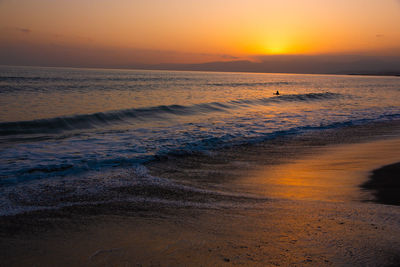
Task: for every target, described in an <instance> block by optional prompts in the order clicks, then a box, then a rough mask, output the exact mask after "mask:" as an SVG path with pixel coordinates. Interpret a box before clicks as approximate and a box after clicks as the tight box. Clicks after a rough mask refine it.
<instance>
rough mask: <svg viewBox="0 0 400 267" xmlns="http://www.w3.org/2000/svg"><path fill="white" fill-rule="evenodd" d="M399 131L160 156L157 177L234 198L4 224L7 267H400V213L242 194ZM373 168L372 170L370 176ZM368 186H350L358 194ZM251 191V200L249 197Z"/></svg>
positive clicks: (152, 168) (119, 205)
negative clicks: (270, 176) (273, 175)
mask: <svg viewBox="0 0 400 267" xmlns="http://www.w3.org/2000/svg"><path fill="white" fill-rule="evenodd" d="M399 133H400V121H392V122H385V123H374V124H368V125H361V126H351V127H346V128H342V129H339V130H337V129H330V130H323V131H318V132H312V131H311V132H306V133H304V134H303V135H300V136H288V137H284V138H283V137H279V138H276V139H274V140H269V141H266V142H264V143H262V144H256V145H245V146H235V147H230V148H224V149H222V150H219V151H213V152H211V153H210V154H207V155H204V154H202V155H191V156H185V157H182V156H170V157H168V158H164V159H160V160H158V161H154V162H151V163H149V164H147V165H146V167H147V168H148V169H149V172H150V174H151V175H154V176H159V177H163V178H166V179H171V180H172V181H174V182H176V183H179V184H181V185H184V186H192V187H195V188H198V189H200V190H212V191H222V192H226V193H229V194H230V195H229V197H227V196H226V195H225V196H223V197H222V196H220V195H208V194H206V195H202V194H198V193H190V194H192V195H187V194H188V193H185V192H181V193H180V192H172V193H171V192H165V197H166V198H167V199H172V200H174V199H180V198H186V200H187V203H186V204H187V205H182V206H179V205H177V206H173V205H170V204H168V202H164V203H163V202H158V203H151V202H146V200H144V201H143V202H141V203H136V202H135V203H129V202H124V201H122V202H114V203H109V204H98V205H87V206H72V207H65V208H60V209H57V210H47V211H37V212H31V213H27V214H20V215H16V216H9V217H2V218H0V225H1V227H0V240H1V242H0V244H1V246H0V250H1V251H2V253H1V255H0V260H1V261H2V262H3V263H4V264H7V265H8V266H18V265H24V264H33V263H36V264H38V265H41V266H51V265H64V266H68V265H79V266H82V265H85V266H99V265H101V266H102V265H126V264H128V265H129V264H130V265H135V264H138V265H142V266H151V265H167V266H172V265H175V266H176V265H195V266H200V265H205V266H215V265H217V266H223V265H227V266H228V265H231V264H239V265H257V264H258V265H277V264H282V265H309V266H315V265H319V266H332V265H333V266H337V265H339V266H341V265H346V264H351V265H354V266H363V265H366V264H369V265H371V266H378V265H382V264H386V265H390V264H398V263H400V258H399V257H398V255H399V254H400V251H399V250H398V249H396V248H399V247H400V226H399V225H398V222H397V221H398V218H399V216H400V209H399V207H397V206H384V205H383V206H382V205H380V204H375V203H370V202H363V201H339V202H338V201H326V200H322V201H321V200H318V199H312V198H311V199H309V198H303V199H296V198H292V197H290V196H288V197H278V198H276V197H270V195H268V194H267V195H262V194H260V193H259V192H255V191H251V190H250V191H246V190H244V191H243V189H246V187H243V185H244V186H248V185H249V184H250V185H253V186H254V185H255V186H256V187H257V188H261V187H260V186H258V185H259V183H258V182H259V180H256V182H255V181H254V180H246V177H247V178H249V177H250V178H252V177H256V176H255V175H256V174H260V173H262V174H263V175H265V171H269V172H271V171H272V170H278V171H277V173H278V174H282V173H283V171H284V170H289V169H290V168H294V167H293V166H297V165H296V164H298V162H303V163H304V161H307V162H311V163H321V164H320V169H322V170H323V169H324V166H326V165H325V163H326V162H324V161H323V160H322V159H323V158H324V157H325V156H323V155H326V156H332V155H334V157H335V158H341V159H342V158H343V157H342V156H341V155H344V154H343V151H345V149H346V148H347V149H348V150H350V151H354V150H356V151H355V152H357V149H354V148H355V147H356V148H360V147H363V146H365V147H367V148H368V149H370V148H371V147H373V146H371V144H376V147H377V148H381V147H382V145H381V144H383V143H386V144H389V143H390V142H392V141H393V140H397V139H398V137H399V136H400V134H399ZM391 147H393V145H390V146H388V148H391ZM332 149H333V150H332ZM332 151H336V152H335V153H336V154H335V153H332ZM371 151H372V150H371ZM376 151H378V152H379V151H381V150H376ZM363 152H364V151H361V152H360V153H358V155H363ZM379 153H381V154H379V155H376V157H381V158H383V161H385V157H386V156H387V155H382V152H379ZM349 157H350V158H351V157H353V156H351V155H350V156H349ZM357 157H359V158H358V159H356V160H361V161H362V160H367V161H368V160H369V159H367V158H364V157H360V156H357ZM331 162H333V161H332V160H331ZM389 163H391V162H386V163H385V164H389ZM293 164H294V165H293ZM385 164H384V165H385ZM289 166H291V167H289ZM299 166H300V167H301V166H305V165H298V166H297V167H299ZM332 166H339V167H338V168H342V169H344V170H346V168H348V166H347V165H332ZM341 166H343V167H341ZM363 166H364V165H363ZM369 167H371V168H375V167H373V166H372V165H371V166H369ZM293 170H295V169H293ZM368 171H372V170H371V169H369V170H363V172H362V173H368ZM257 177H260V176H257ZM264 177H265V176H264ZM333 177H334V176H333ZM349 177H352V176H351V175H350V176H349ZM364 178H365V180H367V176H365V177H364ZM264 186H265V185H264ZM329 186H331V185H329ZM359 186H360V184H357V185H356V186H354V185H351V188H353V189H354V190H358V187H359ZM356 187H357V188H356ZM308 188H311V187H308ZM329 188H330V190H338V189H337V188H334V187H332V186H331V187H328V189H329ZM132 189H133V188H130V187H127V188H121V189H120V190H122V191H121V192H131V191H130V190H132ZM143 190H145V191H146V190H147V191H146V192H145V193H144V195H143V196H144V197H146V196H147V197H151V196H152V191H151V190H153V189H151V188H150V189H146V188H144V189H143ZM244 192H245V193H246V194H247V196H249V197H248V198H246V197H243V195H240V194H243V193H244ZM182 194H183V195H182ZM239 196H240V197H239ZM252 196H258V198H257V197H252ZM202 198H209V199H206V202H205V204H206V205H200V204H202V201H203V200H202ZM183 203H184V202H183ZM191 203H193V204H196V203H197V205H192V204H191ZM32 248H34V249H32Z"/></svg>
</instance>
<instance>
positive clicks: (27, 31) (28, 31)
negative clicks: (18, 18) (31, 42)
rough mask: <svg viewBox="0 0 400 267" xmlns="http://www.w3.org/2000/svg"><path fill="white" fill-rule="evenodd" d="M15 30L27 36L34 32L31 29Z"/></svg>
mask: <svg viewBox="0 0 400 267" xmlns="http://www.w3.org/2000/svg"><path fill="white" fill-rule="evenodd" d="M0 1H1V0H0ZM15 30H17V31H19V32H22V33H25V34H28V33H31V32H32V30H31V29H28V28H15Z"/></svg>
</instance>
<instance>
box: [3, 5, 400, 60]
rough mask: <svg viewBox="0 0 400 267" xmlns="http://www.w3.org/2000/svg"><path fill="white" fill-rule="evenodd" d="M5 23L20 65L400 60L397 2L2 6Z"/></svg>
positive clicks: (8, 45)
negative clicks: (33, 61) (38, 61)
mask: <svg viewBox="0 0 400 267" xmlns="http://www.w3.org/2000/svg"><path fill="white" fill-rule="evenodd" d="M0 25H1V27H0V36H1V37H0V43H1V48H2V51H3V52H4V51H6V50H8V51H7V53H5V57H6V56H7V57H6V58H8V59H9V58H10V57H11V55H14V61H15V62H18V61H21V59H20V58H19V56H18V55H20V56H21V57H23V56H24V57H32V58H34V56H33V55H35V54H37V53H43V56H44V57H49V58H51V57H55V56H57V57H58V59H59V61H64V62H66V63H68V62H70V61H71V60H72V58H76V59H77V60H76V61H77V62H81V63H82V64H83V63H85V62H87V63H90V62H97V63H100V64H101V63H104V64H106V65H107V64H108V65H110V64H128V63H148V64H157V63H166V62H169V63H174V62H175V63H196V62H209V61H227V60H228V61H229V60H236V59H252V58H254V57H257V56H259V55H282V54H292V55H293V54H300V55H302V54H304V55H305V54H314V55H315V54H370V55H399V54H400V52H399V51H400V49H399V44H400V29H399V27H398V25H400V3H399V1H396V0H387V1H380V0H367V1H362V0H352V1H344V0H339V1H333V0H323V1H321V0H305V1H294V0H284V1H262V0H251V1H241V0H235V1H223V0H217V1H211V0H206V1H195V0H190V1H179V0H169V1H161V0H151V1H127V0H117V1H109V0H99V1H90V0H84V1H75V0H73V1H66V0H61V1H50V0H38V1H33V0H19V1H11V0H3V1H0ZM85 51H86V52H85ZM79 54H81V56H79ZM78 59H80V61H79V60H78ZM8 61H12V60H11V59H9V60H8ZM71 62H72V61H71Z"/></svg>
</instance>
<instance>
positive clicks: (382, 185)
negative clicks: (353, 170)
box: [362, 147, 400, 205]
mask: <svg viewBox="0 0 400 267" xmlns="http://www.w3.org/2000/svg"><path fill="white" fill-rule="evenodd" d="M399 149H400V147H399ZM362 187H363V188H366V189H370V190H372V191H373V192H374V195H375V197H376V201H377V202H379V203H383V204H389V205H400V162H398V163H394V164H391V165H387V166H384V167H382V168H380V169H377V170H374V171H373V172H372V174H371V177H370V180H369V181H367V182H366V183H364V184H363V185H362Z"/></svg>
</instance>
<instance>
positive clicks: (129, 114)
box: [0, 92, 341, 136]
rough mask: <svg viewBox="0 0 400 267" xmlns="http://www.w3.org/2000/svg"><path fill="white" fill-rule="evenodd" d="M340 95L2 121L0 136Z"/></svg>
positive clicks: (287, 96) (272, 98)
mask: <svg viewBox="0 0 400 267" xmlns="http://www.w3.org/2000/svg"><path fill="white" fill-rule="evenodd" d="M340 96H341V95H340V94H337V93H330V92H325V93H309V94H293V95H281V96H274V97H268V98H259V99H238V100H231V101H228V102H211V103H201V104H195V105H191V106H183V105H168V106H167V105H162V106H155V107H148V108H137V109H125V110H117V111H109V112H99V113H93V114H82V115H74V116H63V117H56V118H50V119H39V120H32V121H18V122H3V123H0V136H10V135H24V134H51V133H61V132H63V131H68V130H80V129H92V128H96V127H103V126H106V125H112V124H117V123H122V122H125V121H128V120H134V119H141V120H145V119H151V118H153V119H154V118H163V117H165V116H168V115H175V116H190V115H196V114H200V113H211V112H223V111H227V110H230V109H234V108H240V107H246V106H247V107H248V106H254V105H267V104H269V103H279V102H297V101H299V102H305V101H318V100H329V99H335V98H338V97H340Z"/></svg>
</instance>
